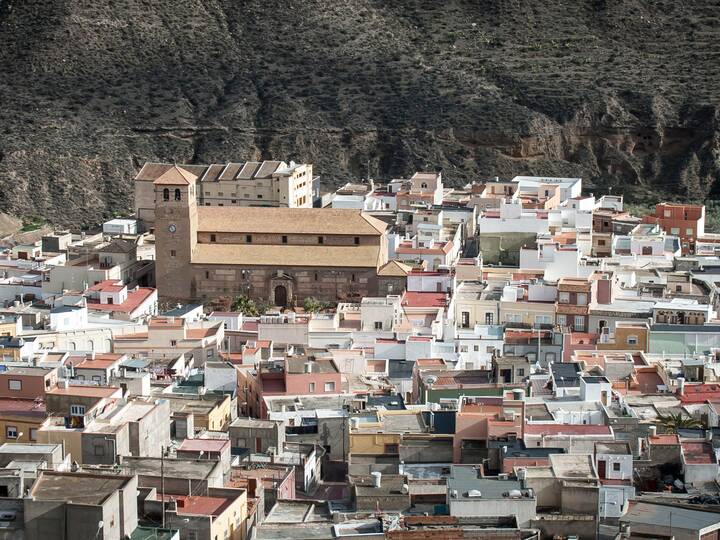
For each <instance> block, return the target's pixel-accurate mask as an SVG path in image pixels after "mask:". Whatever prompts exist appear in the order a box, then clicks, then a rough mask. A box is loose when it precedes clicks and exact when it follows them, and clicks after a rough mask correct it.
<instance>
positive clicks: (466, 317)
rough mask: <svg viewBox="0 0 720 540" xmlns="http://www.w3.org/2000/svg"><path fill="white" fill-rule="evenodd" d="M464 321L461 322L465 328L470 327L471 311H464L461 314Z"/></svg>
mask: <svg viewBox="0 0 720 540" xmlns="http://www.w3.org/2000/svg"><path fill="white" fill-rule="evenodd" d="M461 317H462V322H461V323H460V324H461V325H462V327H463V328H470V312H469V311H463V312H462V314H461Z"/></svg>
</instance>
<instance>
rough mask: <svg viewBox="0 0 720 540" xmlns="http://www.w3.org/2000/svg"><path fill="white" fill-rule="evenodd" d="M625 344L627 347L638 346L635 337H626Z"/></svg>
mask: <svg viewBox="0 0 720 540" xmlns="http://www.w3.org/2000/svg"><path fill="white" fill-rule="evenodd" d="M627 344H628V345H637V344H638V337H637V336H628V337H627Z"/></svg>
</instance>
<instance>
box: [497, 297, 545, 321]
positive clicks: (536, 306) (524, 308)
mask: <svg viewBox="0 0 720 540" xmlns="http://www.w3.org/2000/svg"><path fill="white" fill-rule="evenodd" d="M511 313H512V314H513V315H520V317H521V319H522V320H521V321H520V322H522V323H523V324H529V325H533V324H535V315H548V316H550V320H551V321H553V322H555V304H551V303H541V302H501V303H500V321H501V322H503V323H504V322H507V321H508V315H509V314H511ZM496 324H497V323H496Z"/></svg>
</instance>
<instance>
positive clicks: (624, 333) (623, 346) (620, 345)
mask: <svg viewBox="0 0 720 540" xmlns="http://www.w3.org/2000/svg"><path fill="white" fill-rule="evenodd" d="M628 336H637V344H636V345H629V344H628V342H627V339H628ZM597 348H598V350H602V351H643V352H648V330H647V328H643V327H640V328H623V327H619V328H615V340H614V342H613V343H598V345H597Z"/></svg>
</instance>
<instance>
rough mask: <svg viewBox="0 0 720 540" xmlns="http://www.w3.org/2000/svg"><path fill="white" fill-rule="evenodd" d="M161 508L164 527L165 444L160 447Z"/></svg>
mask: <svg viewBox="0 0 720 540" xmlns="http://www.w3.org/2000/svg"><path fill="white" fill-rule="evenodd" d="M160 498H161V501H160V510H161V512H162V528H163V529H164V528H165V446H164V445H163V446H162V447H161V448H160Z"/></svg>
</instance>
